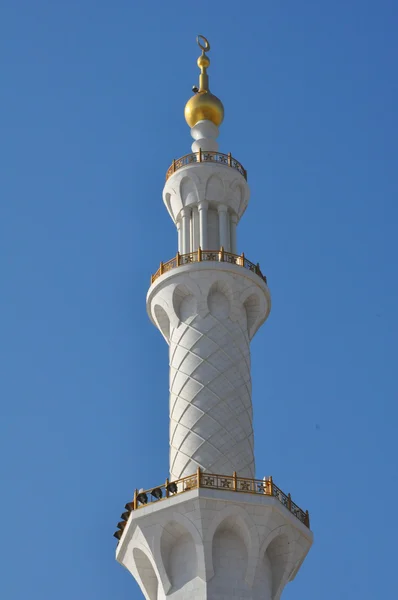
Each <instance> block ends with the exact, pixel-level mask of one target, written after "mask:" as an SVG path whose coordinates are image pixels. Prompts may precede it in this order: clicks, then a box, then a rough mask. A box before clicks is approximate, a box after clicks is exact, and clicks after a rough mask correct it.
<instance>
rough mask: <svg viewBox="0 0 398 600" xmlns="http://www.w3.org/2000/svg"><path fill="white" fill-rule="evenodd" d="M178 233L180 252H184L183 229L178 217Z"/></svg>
mask: <svg viewBox="0 0 398 600" xmlns="http://www.w3.org/2000/svg"><path fill="white" fill-rule="evenodd" d="M177 233H178V252H179V253H180V254H182V231H181V221H180V219H178V221H177Z"/></svg>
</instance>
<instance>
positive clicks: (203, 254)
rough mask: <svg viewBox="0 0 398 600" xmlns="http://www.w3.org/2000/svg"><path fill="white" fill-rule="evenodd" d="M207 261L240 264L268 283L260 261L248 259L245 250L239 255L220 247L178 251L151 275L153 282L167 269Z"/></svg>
mask: <svg viewBox="0 0 398 600" xmlns="http://www.w3.org/2000/svg"><path fill="white" fill-rule="evenodd" d="M205 261H215V262H226V263H229V264H231V265H238V266H239V267H243V268H245V269H249V271H252V272H253V273H256V274H257V275H258V276H259V277H261V279H262V280H263V281H264V282H265V283H267V278H266V276H265V275H263V273H262V272H261V269H260V265H259V263H257V264H255V263H252V262H251V261H250V260H247V258H246V257H245V255H244V253H243V252H242V254H240V255H239V254H232V253H231V252H225V251H224V249H223V248H220V250H202V249H201V248H199V249H198V250H195V251H194V252H189V253H187V254H180V253H179V252H177V254H176V256H173V258H171V259H170V260H168V261H167V262H165V263H164V262H161V263H160V267H159V269H158V270H157V271H156V273H154V274H153V275H152V276H151V284H152V283H153V282H154V281H156V279H157V278H158V277H160V276H161V275H163V273H167V271H170V270H171V269H175V268H176V267H181V266H183V265H188V264H190V263H196V262H205Z"/></svg>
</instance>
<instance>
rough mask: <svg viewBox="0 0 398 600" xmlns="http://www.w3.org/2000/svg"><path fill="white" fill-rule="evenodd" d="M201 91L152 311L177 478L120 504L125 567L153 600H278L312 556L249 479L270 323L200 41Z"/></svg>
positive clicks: (277, 495) (243, 199) (171, 183)
mask: <svg viewBox="0 0 398 600" xmlns="http://www.w3.org/2000/svg"><path fill="white" fill-rule="evenodd" d="M197 41H198V44H199V46H200V48H201V50H202V53H201V56H200V57H199V58H198V61H197V62H198V66H199V68H200V76H199V87H198V88H194V92H195V94H194V96H192V98H190V100H189V101H188V102H187V104H186V106H185V119H186V121H187V123H188V125H189V126H190V128H191V136H192V138H193V139H194V142H193V144H192V147H191V149H192V152H191V153H190V154H187V155H185V156H183V157H182V158H180V159H178V160H173V163H172V165H171V167H170V168H169V169H168V171H167V174H166V184H165V187H164V190H163V200H164V203H165V205H166V208H167V210H168V211H169V214H170V216H171V218H172V220H173V222H174V224H175V226H176V229H177V233H178V251H177V252H176V253H175V255H174V256H173V258H171V260H168V261H167V262H162V263H161V264H160V267H159V269H158V270H157V271H156V273H155V274H154V275H153V276H152V278H151V286H150V288H149V291H148V295H147V311H148V314H149V316H150V318H151V320H152V322H153V323H154V324H155V325H156V327H157V328H158V329H159V330H160V332H161V333H162V335H163V337H164V338H165V340H166V342H167V344H168V345H169V365H170V400H169V402H170V404H169V407H170V408H169V410H170V475H169V478H168V479H166V481H165V482H164V483H163V484H162V485H157V486H155V487H153V488H151V489H150V490H142V489H140V490H136V491H135V493H134V498H133V499H132V501H131V502H129V503H128V504H126V509H127V511H126V512H125V513H123V515H122V521H121V522H120V523H119V525H118V528H119V530H118V531H117V532H116V534H115V537H117V538H118V540H119V543H118V547H117V552H116V556H117V560H118V561H119V562H120V563H121V564H123V565H124V566H125V567H126V568H127V569H128V570H129V571H130V572H131V573H132V574H133V576H134V577H135V578H136V580H137V582H138V584H139V585H140V587H141V589H142V592H143V594H144V595H145V597H146V598H147V600H160V599H163V598H165V597H167V598H173V599H174V598H175V599H184V598H188V597H190V598H191V597H196V598H198V599H199V598H211V599H214V600H221V599H224V598H225V599H226V598H230V597H231V596H234V597H238V598H245V599H260V598H262V599H264V600H277V599H278V598H279V597H280V595H281V593H282V590H283V588H284V586H285V584H286V583H287V582H288V581H290V580H292V579H293V578H294V576H295V575H296V573H297V571H298V569H299V567H300V565H301V563H302V561H303V560H304V558H305V556H306V554H307V552H308V550H309V548H310V546H311V544H312V533H311V531H310V529H309V516H308V512H304V511H302V510H301V509H300V508H299V507H298V506H297V505H296V504H295V503H294V502H293V501H292V499H291V496H290V494H284V493H283V492H282V491H281V490H280V489H279V488H278V487H277V486H276V485H275V484H274V482H273V480H272V477H268V478H266V477H264V478H263V479H255V463H254V437H253V426H252V399H251V373H250V341H251V339H252V338H253V336H254V334H255V333H256V332H257V330H258V329H259V327H260V326H261V325H262V324H263V323H264V321H265V320H266V319H267V317H268V315H269V312H270V305H271V300H270V293H269V290H268V286H267V280H266V277H265V276H264V275H263V274H262V272H261V270H260V266H259V264H258V263H255V262H251V261H249V260H248V259H247V258H246V257H245V255H244V253H243V252H242V253H238V249H237V225H238V223H239V221H240V218H241V217H242V215H243V213H244V211H245V209H246V207H247V204H248V201H249V195H250V192H249V186H248V183H247V172H246V170H245V169H244V168H243V166H242V165H241V164H240V163H239V162H238V161H237V160H236V159H235V158H233V157H232V156H231V154H223V153H221V152H219V151H218V143H217V137H218V133H219V130H218V128H219V126H220V125H221V123H222V121H223V117H224V108H223V105H222V103H221V101H220V100H219V99H218V98H217V97H216V96H214V95H213V94H212V93H211V92H210V89H209V78H208V74H207V69H208V67H209V65H210V60H209V58H208V56H207V52H208V51H209V50H210V45H209V43H208V41H207V40H206V38H204V37H203V36H198V38H197Z"/></svg>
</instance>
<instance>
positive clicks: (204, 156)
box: [166, 150, 247, 181]
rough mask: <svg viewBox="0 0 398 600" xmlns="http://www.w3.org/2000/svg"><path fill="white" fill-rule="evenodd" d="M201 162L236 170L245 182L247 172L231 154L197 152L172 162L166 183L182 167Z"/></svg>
mask: <svg viewBox="0 0 398 600" xmlns="http://www.w3.org/2000/svg"><path fill="white" fill-rule="evenodd" d="M202 162H212V163H218V164H222V165H225V166H226V167H231V168H232V169H236V171H238V173H240V174H241V175H242V176H243V177H244V178H245V179H246V181H247V171H246V169H244V168H243V166H242V165H241V163H240V162H238V161H237V160H236V158H233V157H232V155H231V153H229V154H222V153H221V152H210V151H206V152H205V151H203V150H199V151H198V152H192V153H191V154H186V155H185V156H182V157H181V158H177V159H175V160H173V162H172V163H171V165H170V167H169V168H168V170H167V173H166V181H167V180H168V178H169V177H171V175H173V173H175V172H176V171H178V169H181V168H182V167H186V166H187V165H191V164H193V163H202Z"/></svg>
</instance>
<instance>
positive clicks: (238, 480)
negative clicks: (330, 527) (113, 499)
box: [114, 468, 310, 540]
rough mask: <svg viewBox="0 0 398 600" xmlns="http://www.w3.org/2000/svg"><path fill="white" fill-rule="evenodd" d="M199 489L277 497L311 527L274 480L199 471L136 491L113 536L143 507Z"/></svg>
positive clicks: (307, 516)
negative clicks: (134, 512)
mask: <svg viewBox="0 0 398 600" xmlns="http://www.w3.org/2000/svg"><path fill="white" fill-rule="evenodd" d="M196 488H211V489H216V490H224V491H230V492H238V493H245V494H256V495H259V496H272V497H274V498H277V500H279V502H280V503H281V504H283V506H284V507H285V508H287V510H288V511H290V512H291V513H292V515H294V516H295V517H296V518H297V519H298V520H299V521H301V522H302V523H304V525H306V526H307V527H308V528H309V527H310V516H309V513H308V510H307V511H305V512H304V511H303V510H302V509H301V508H300V507H299V506H297V504H295V503H294V502H293V500H292V498H291V496H290V494H285V493H284V492H282V490H281V489H280V488H278V486H277V485H275V483H274V482H273V480H272V477H264V479H248V478H247V477H238V475H237V474H236V473H233V474H232V475H215V474H213V473H202V472H201V471H200V469H199V468H198V470H197V471H196V473H194V474H193V475H189V476H188V477H182V479H177V480H176V481H169V480H168V479H166V481H165V483H162V484H161V485H159V486H157V487H154V488H151V489H149V490H139V491H138V490H135V492H134V497H133V500H132V501H131V502H128V503H127V504H126V506H125V508H126V512H124V513H123V514H122V519H123V520H122V521H120V522H119V523H118V525H117V526H118V530H117V531H116V532H115V533H114V536H115V537H116V538H117V539H118V540H120V538H121V536H122V533H123V530H124V528H125V526H126V523H127V521H128V518H129V516H130V514H131V512H132V511H133V510H139V509H140V508H144V507H145V506H147V504H150V503H153V502H160V501H162V500H165V499H166V498H169V497H170V496H176V495H178V494H183V493H184V492H189V491H190V490H193V489H196Z"/></svg>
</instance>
